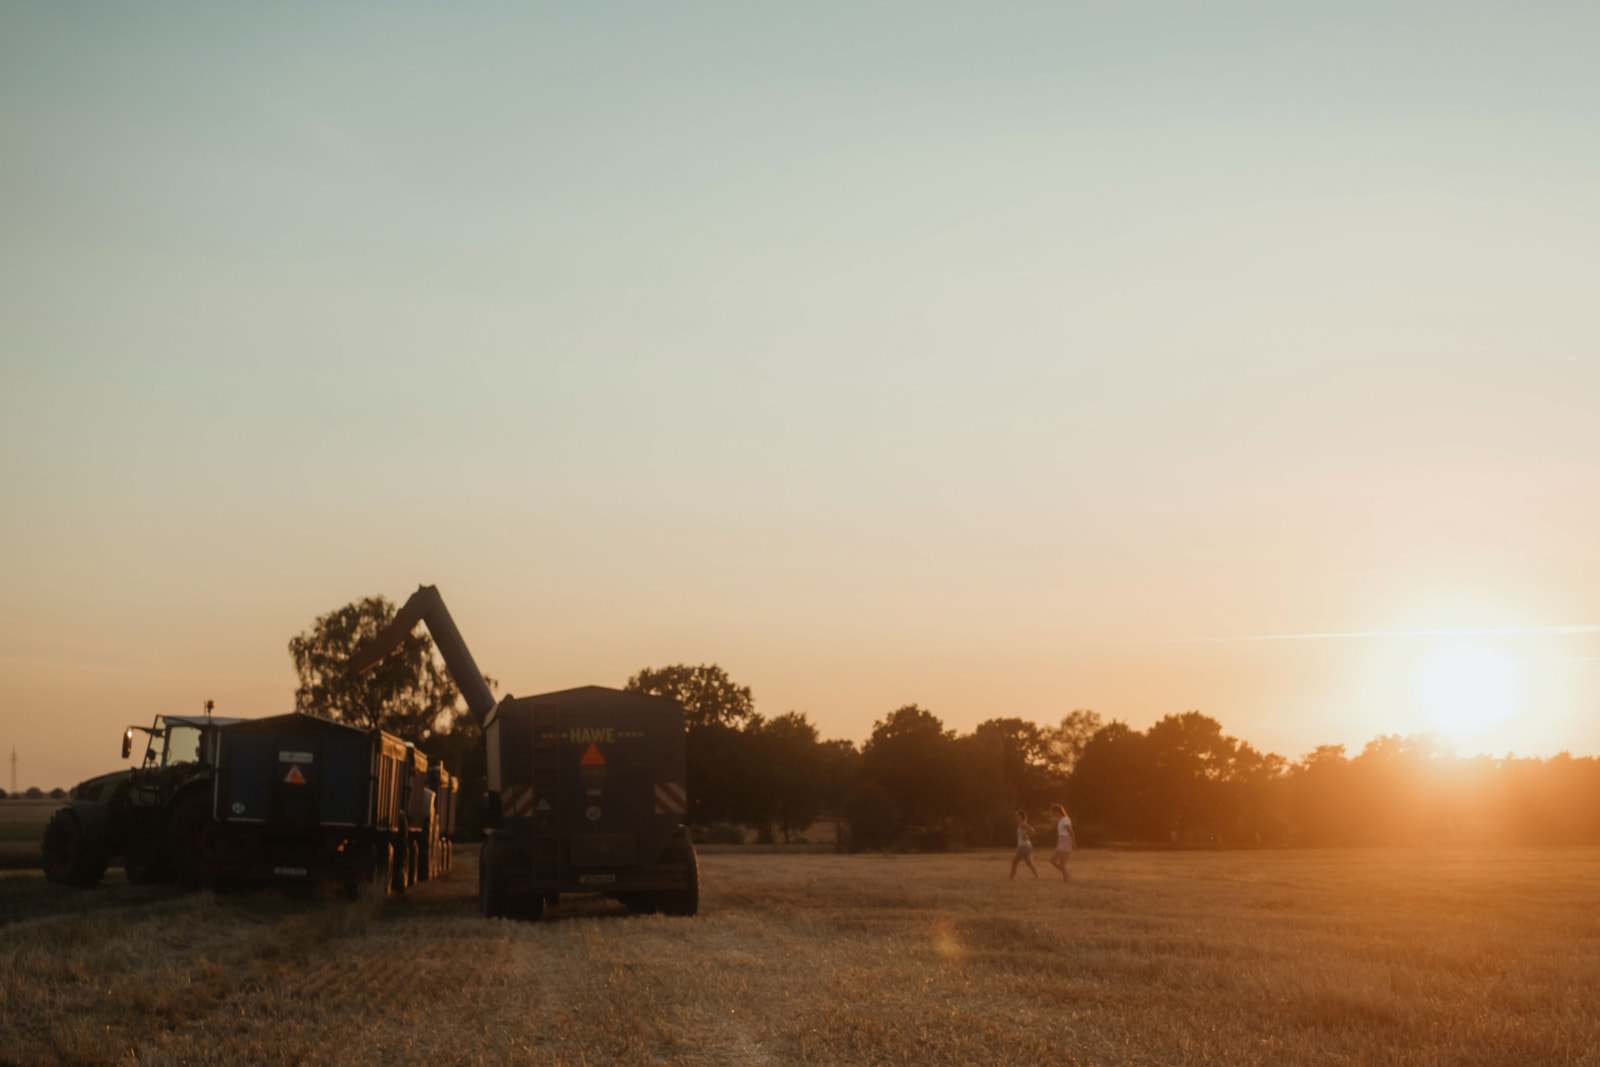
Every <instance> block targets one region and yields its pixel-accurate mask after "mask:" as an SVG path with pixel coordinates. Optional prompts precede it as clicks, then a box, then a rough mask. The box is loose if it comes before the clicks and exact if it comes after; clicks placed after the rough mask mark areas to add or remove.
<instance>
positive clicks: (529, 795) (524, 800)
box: [500, 785, 533, 815]
mask: <svg viewBox="0 0 1600 1067" xmlns="http://www.w3.org/2000/svg"><path fill="white" fill-rule="evenodd" d="M500 812H501V814H503V815H532V814H533V786H531V785H508V786H506V788H505V789H504V790H502V791H501V794H500Z"/></svg>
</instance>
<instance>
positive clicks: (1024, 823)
mask: <svg viewBox="0 0 1600 1067" xmlns="http://www.w3.org/2000/svg"><path fill="white" fill-rule="evenodd" d="M1019 863H1026V864H1027V865H1028V870H1030V871H1032V872H1033V876H1034V877H1035V878H1037V877H1039V868H1037V867H1035V866H1034V865H1033V826H1032V824H1030V823H1029V822H1028V813H1027V812H1026V811H1024V810H1022V809H1021V808H1018V809H1017V851H1016V854H1015V855H1013V856H1012V857H1011V880H1012V881H1016V878H1017V864H1019Z"/></svg>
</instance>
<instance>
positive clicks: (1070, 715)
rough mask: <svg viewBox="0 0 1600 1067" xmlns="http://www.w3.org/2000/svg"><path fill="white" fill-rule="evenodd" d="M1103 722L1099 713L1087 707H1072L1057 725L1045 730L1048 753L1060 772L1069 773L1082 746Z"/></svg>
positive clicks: (1080, 752)
mask: <svg viewBox="0 0 1600 1067" xmlns="http://www.w3.org/2000/svg"><path fill="white" fill-rule="evenodd" d="M1104 725H1105V724H1104V723H1103V722H1101V721H1100V713H1099V712H1097V711H1090V710H1089V709H1088V708H1074V709H1073V710H1072V711H1069V712H1067V713H1066V714H1065V715H1063V716H1062V717H1061V722H1060V724H1058V725H1057V726H1055V727H1053V728H1050V729H1048V730H1046V731H1045V732H1046V735H1047V736H1048V739H1049V744H1050V755H1051V757H1052V758H1053V759H1054V761H1055V764H1056V767H1057V768H1058V769H1059V770H1060V771H1061V773H1062V774H1071V773H1072V768H1073V767H1075V766H1076V765H1077V763H1078V757H1079V756H1081V755H1083V746H1085V745H1087V744H1088V743H1089V738H1091V737H1093V736H1094V735H1095V734H1096V733H1098V732H1099V730H1100V727H1101V726H1104Z"/></svg>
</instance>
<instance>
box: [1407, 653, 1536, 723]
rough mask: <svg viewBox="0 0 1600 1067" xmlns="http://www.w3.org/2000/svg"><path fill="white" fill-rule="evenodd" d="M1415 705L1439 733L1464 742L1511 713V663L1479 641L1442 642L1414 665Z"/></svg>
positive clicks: (1514, 701) (1514, 697)
mask: <svg viewBox="0 0 1600 1067" xmlns="http://www.w3.org/2000/svg"><path fill="white" fill-rule="evenodd" d="M1415 687H1416V696H1417V702H1418V703H1419V704H1421V706H1422V709H1423V711H1424V712H1426V713H1427V715H1428V719H1429V720H1430V721H1431V722H1432V723H1433V725H1434V727H1435V728H1436V729H1438V730H1439V731H1441V732H1443V733H1446V734H1449V735H1451V736H1453V737H1470V736H1471V735H1473V734H1476V733H1479V732H1481V731H1483V730H1485V729H1488V728H1489V727H1490V726H1493V725H1494V724H1496V723H1498V722H1500V721H1502V720H1503V719H1506V718H1508V717H1509V716H1510V715H1511V714H1512V713H1513V712H1515V711H1516V710H1517V700H1518V692H1517V672H1516V669H1515V667H1514V666H1513V664H1512V662H1511V660H1510V659H1509V658H1508V657H1507V656H1506V655H1505V653H1503V652H1501V651H1500V650H1499V649H1497V648H1495V647H1493V646H1492V645H1488V644H1484V643H1483V642H1479V641H1459V640H1458V641H1447V642H1444V643H1441V644H1438V645H1435V646H1434V647H1433V648H1431V649H1429V651H1428V654H1427V655H1426V656H1425V657H1424V658H1423V660H1422V662H1421V663H1419V664H1418V665H1417V673H1416V677H1415Z"/></svg>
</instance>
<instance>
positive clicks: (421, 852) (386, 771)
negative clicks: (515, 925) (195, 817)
mask: <svg viewBox="0 0 1600 1067" xmlns="http://www.w3.org/2000/svg"><path fill="white" fill-rule="evenodd" d="M219 734H220V736H219V740H218V753H217V770H216V776H215V779H214V791H213V799H212V816H213V821H212V822H211V823H210V824H209V826H208V827H207V828H206V831H205V832H204V834H203V836H202V839H201V849H200V851H201V861H202V863H203V864H204V866H205V868H206V870H207V872H208V873H209V874H210V876H211V877H212V878H213V879H216V880H219V881H238V880H287V881H295V882H336V883H338V884H340V885H342V886H343V887H344V888H345V889H346V891H347V892H349V893H351V894H352V895H353V894H355V893H357V892H359V891H360V889H361V888H362V887H363V886H369V887H370V888H371V889H372V890H374V891H376V892H378V893H379V894H382V895H386V894H387V893H389V892H390V891H396V892H404V891H405V889H407V888H408V887H409V886H410V885H411V884H412V883H413V882H416V881H418V880H421V879H425V878H428V877H434V876H438V875H440V874H443V873H444V872H445V871H447V870H448V869H449V861H448V853H449V848H448V842H447V835H448V833H449V832H450V830H451V829H452V828H453V827H452V825H451V820H452V819H453V813H454V792H455V782H454V779H453V778H451V777H450V775H449V774H448V773H445V771H444V769H443V768H442V767H435V768H430V766H429V761H428V757H427V756H426V755H425V754H423V753H421V752H418V751H417V750H416V748H415V747H414V746H412V745H410V744H407V743H406V742H404V741H402V740H400V739H399V738H398V737H395V736H394V735H393V734H388V733H384V732H383V731H381V730H369V729H363V728H361V727H356V726H350V725H347V724H345V723H339V722H334V721H332V720H331V719H323V718H320V717H318V716H315V715H305V714H301V713H298V712H296V713H293V714H289V715H277V716H273V717H271V718H266V719H252V720H249V721H246V722H240V723H236V724H233V725H230V726H228V727H225V728H223V729H222V730H221V731H219Z"/></svg>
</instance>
